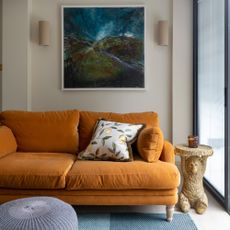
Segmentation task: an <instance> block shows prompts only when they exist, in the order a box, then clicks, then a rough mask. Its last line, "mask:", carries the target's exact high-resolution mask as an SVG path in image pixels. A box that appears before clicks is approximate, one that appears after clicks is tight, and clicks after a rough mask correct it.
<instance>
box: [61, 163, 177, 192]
mask: <svg viewBox="0 0 230 230" xmlns="http://www.w3.org/2000/svg"><path fill="white" fill-rule="evenodd" d="M179 180H180V175H179V171H178V169H177V167H176V166H175V165H174V164H171V163H166V162H162V161H156V162H153V163H148V162H145V161H143V160H135V161H132V162H109V161H76V162H75V163H74V165H73V167H72V168H71V170H70V171H69V173H68V174H67V178H66V183H67V184H66V188H67V190H90V189H96V190H127V189H151V190H161V189H173V188H176V187H177V186H178V185H179Z"/></svg>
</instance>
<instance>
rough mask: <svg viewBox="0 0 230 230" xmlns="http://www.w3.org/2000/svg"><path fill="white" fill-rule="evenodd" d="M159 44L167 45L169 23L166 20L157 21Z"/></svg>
mask: <svg viewBox="0 0 230 230" xmlns="http://www.w3.org/2000/svg"><path fill="white" fill-rule="evenodd" d="M158 34H159V45H160V46H167V45H168V44H169V25H168V21H163V20H162V21H159V22H158Z"/></svg>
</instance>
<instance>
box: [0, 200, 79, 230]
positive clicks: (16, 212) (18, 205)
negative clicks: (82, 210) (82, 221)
mask: <svg viewBox="0 0 230 230" xmlns="http://www.w3.org/2000/svg"><path fill="white" fill-rule="evenodd" d="M0 229H1V230H77V229H78V219H77V215H76V212H75V210H74V209H73V207H72V206H71V205H69V204H67V203H65V202H63V201H61V200H59V199H56V198H53V197H31V198H23V199H17V200H13V201H9V202H7V203H4V204H2V205H0Z"/></svg>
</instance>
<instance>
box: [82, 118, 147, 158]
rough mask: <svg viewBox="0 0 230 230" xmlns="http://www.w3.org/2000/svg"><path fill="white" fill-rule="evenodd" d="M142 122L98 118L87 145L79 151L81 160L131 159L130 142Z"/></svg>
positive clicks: (134, 138)
mask: <svg viewBox="0 0 230 230" xmlns="http://www.w3.org/2000/svg"><path fill="white" fill-rule="evenodd" d="M143 127H144V124H128V123H119V122H113V121H106V120H99V121H98V122H97V124H96V126H95V129H94V134H93V136H92V139H91V141H90V143H89V145H88V147H87V148H86V149H85V150H84V151H82V152H80V153H79V155H78V159H81V160H111V161H132V160H133V156H132V149H131V144H132V143H133V142H134V141H135V140H136V138H137V136H138V133H139V132H140V130H141V129H142V128H143Z"/></svg>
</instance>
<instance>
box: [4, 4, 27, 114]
mask: <svg viewBox="0 0 230 230" xmlns="http://www.w3.org/2000/svg"><path fill="white" fill-rule="evenodd" d="M30 2H31V1H30V0H20V1H17V0H3V7H2V9H3V25H2V31H3V48H2V52H3V72H2V76H3V77H2V108H3V110H6V109H24V110H26V109H30V88H31V86H30V77H31V75H30V40H29V37H30V31H29V18H30V11H31V9H30Z"/></svg>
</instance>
